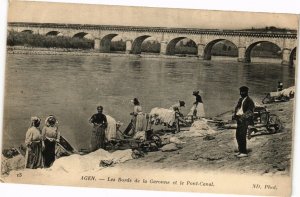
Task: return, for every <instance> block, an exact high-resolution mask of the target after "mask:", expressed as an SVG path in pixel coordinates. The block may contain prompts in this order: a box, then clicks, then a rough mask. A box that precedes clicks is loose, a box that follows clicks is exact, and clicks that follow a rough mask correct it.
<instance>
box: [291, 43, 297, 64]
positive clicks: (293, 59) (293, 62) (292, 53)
mask: <svg viewBox="0 0 300 197" xmlns="http://www.w3.org/2000/svg"><path fill="white" fill-rule="evenodd" d="M296 52H297V47H295V48H294V49H293V50H292V51H291V55H290V66H294V65H295V64H296V62H295V60H296Z"/></svg>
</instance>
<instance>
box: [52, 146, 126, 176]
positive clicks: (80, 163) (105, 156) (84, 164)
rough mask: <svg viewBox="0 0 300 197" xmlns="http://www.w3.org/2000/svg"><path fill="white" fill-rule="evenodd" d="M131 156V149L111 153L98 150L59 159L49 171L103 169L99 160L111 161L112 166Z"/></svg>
mask: <svg viewBox="0 0 300 197" xmlns="http://www.w3.org/2000/svg"><path fill="white" fill-rule="evenodd" d="M131 154H132V150H131V149H127V150H118V151H115V152H113V153H109V152H107V151H105V150H103V149H99V150H97V151H95V152H92V153H89V154H87V155H78V154H74V155H71V156H68V157H61V158H59V159H57V160H56V161H55V162H54V164H53V165H52V167H51V169H52V170H55V171H60V170H61V171H65V172H83V171H93V170H96V169H100V168H103V167H99V164H100V161H101V160H112V162H113V164H117V163H122V162H125V161H127V160H130V159H132V156H131Z"/></svg>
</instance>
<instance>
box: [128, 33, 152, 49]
mask: <svg viewBox="0 0 300 197" xmlns="http://www.w3.org/2000/svg"><path fill="white" fill-rule="evenodd" d="M149 37H151V36H149V35H143V36H139V37H137V38H135V39H134V41H133V42H132V51H131V52H132V53H133V54H141V52H142V43H143V42H144V41H145V40H146V39H147V38H149Z"/></svg>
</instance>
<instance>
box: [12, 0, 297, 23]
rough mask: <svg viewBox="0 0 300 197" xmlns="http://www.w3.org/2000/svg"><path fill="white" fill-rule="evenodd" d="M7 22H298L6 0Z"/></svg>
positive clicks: (290, 16)
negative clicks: (9, 0) (7, 1)
mask: <svg viewBox="0 0 300 197" xmlns="http://www.w3.org/2000/svg"><path fill="white" fill-rule="evenodd" d="M8 21H9V22H38V23H72V24H97V25H132V26H153V27H185V28H211V29H243V28H251V27H256V28H257V27H266V26H276V27H280V28H290V29H297V25H298V18H297V16H296V15H293V14H269V13H268V14H267V13H251V12H224V11H223V12H220V11H204V10H196V9H189V10H187V9H167V8H145V7H125V6H103V5H84V4H64V3H46V2H18V1H14V2H11V3H10V5H9V16H8Z"/></svg>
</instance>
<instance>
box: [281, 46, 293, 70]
mask: <svg viewBox="0 0 300 197" xmlns="http://www.w3.org/2000/svg"><path fill="white" fill-rule="evenodd" d="M290 56H291V49H287V48H285V49H283V50H282V61H281V64H282V65H288V66H293V65H291V58H290Z"/></svg>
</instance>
